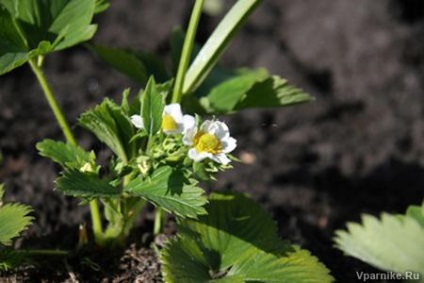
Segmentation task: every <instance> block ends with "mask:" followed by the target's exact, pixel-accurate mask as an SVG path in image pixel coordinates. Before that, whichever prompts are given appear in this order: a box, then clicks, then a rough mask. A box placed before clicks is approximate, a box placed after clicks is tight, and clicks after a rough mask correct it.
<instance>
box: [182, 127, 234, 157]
mask: <svg viewBox="0 0 424 283" xmlns="http://www.w3.org/2000/svg"><path fill="white" fill-rule="evenodd" d="M183 142H184V144H185V145H188V146H191V147H192V148H190V150H189V151H188V157H189V158H190V159H193V160H194V161H196V162H200V161H202V160H204V159H206V158H209V159H212V160H213V161H215V162H218V163H221V164H224V165H226V164H228V163H230V161H231V160H230V159H229V158H228V157H227V153H230V152H232V151H233V150H234V149H235V148H236V146H237V140H236V139H235V138H232V137H230V131H229V129H228V126H227V125H226V124H225V123H223V122H220V121H212V120H206V121H205V122H203V123H202V125H201V126H200V128H199V129H197V127H192V128H190V129H188V130H187V131H186V133H185V135H184V138H183Z"/></svg>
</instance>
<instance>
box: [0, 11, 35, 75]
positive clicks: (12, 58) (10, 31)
mask: <svg viewBox="0 0 424 283" xmlns="http://www.w3.org/2000/svg"><path fill="white" fill-rule="evenodd" d="M0 26H1V29H0V38H1V41H0V75H1V74H4V73H7V72H9V71H10V70H12V69H14V68H17V67H19V66H21V65H23V64H25V62H26V61H27V60H28V49H27V47H26V42H25V40H24V39H23V38H22V37H21V36H20V34H19V33H20V31H19V29H18V27H17V26H16V24H15V22H14V19H13V18H12V16H11V15H10V13H9V12H8V11H7V10H6V9H5V8H4V7H2V6H1V5H0Z"/></svg>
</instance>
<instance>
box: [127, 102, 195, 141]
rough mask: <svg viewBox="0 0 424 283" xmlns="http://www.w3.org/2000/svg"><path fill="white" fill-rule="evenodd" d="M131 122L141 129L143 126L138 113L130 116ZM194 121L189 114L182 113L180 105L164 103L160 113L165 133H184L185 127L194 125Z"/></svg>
mask: <svg viewBox="0 0 424 283" xmlns="http://www.w3.org/2000/svg"><path fill="white" fill-rule="evenodd" d="M131 122H132V124H133V125H134V126H135V127H136V128H138V129H141V128H143V127H144V123H143V118H142V117H141V116H140V115H133V116H131ZM195 124H196V121H195V119H194V117H193V116H191V115H183V112H182V111H181V105H180V104H178V103H172V104H169V105H166V106H165V108H164V110H163V114H162V125H161V128H162V131H163V132H164V133H165V134H167V135H171V134H184V133H185V132H186V130H187V129H190V128H192V127H194V125H195Z"/></svg>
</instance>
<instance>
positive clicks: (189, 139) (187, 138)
mask: <svg viewBox="0 0 424 283" xmlns="http://www.w3.org/2000/svg"><path fill="white" fill-rule="evenodd" d="M196 134H197V129H196V127H193V128H190V129H188V130H187V131H186V132H185V133H184V136H183V143H184V144H185V145H193V139H194V136H195V135H196Z"/></svg>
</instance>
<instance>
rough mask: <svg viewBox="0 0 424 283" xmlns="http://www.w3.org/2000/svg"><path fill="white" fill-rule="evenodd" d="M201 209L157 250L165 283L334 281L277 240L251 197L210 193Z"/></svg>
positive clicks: (298, 251) (306, 256) (302, 252)
mask: <svg viewBox="0 0 424 283" xmlns="http://www.w3.org/2000/svg"><path fill="white" fill-rule="evenodd" d="M206 209H207V212H208V215H205V216H201V217H199V219H198V220H192V219H184V220H181V221H179V230H180V232H179V234H178V236H177V237H176V238H175V239H174V240H171V241H170V242H168V243H167V244H166V246H165V248H164V249H163V250H162V255H161V260H162V264H163V265H162V266H163V268H162V270H163V277H164V279H165V282H187V283H191V282H193V283H194V282H287V283H289V282H297V283H302V282H317V283H325V282H332V281H333V279H332V277H331V276H330V275H329V272H328V270H327V269H326V268H325V267H324V265H323V264H321V263H320V262H318V260H317V259H316V258H315V257H313V256H311V255H310V253H309V252H308V251H305V250H301V249H299V248H298V247H296V246H292V245H290V244H289V243H287V242H284V241H282V240H281V239H279V237H278V236H277V230H276V226H275V223H274V222H273V221H272V220H271V218H270V217H269V215H268V214H267V213H265V212H264V211H263V210H262V209H261V208H260V207H259V206H258V205H257V204H256V203H255V202H254V201H252V200H251V199H249V198H247V197H245V196H242V195H231V194H227V195H222V194H216V193H214V194H212V195H211V196H210V203H209V204H208V205H207V206H206ZM175 259H178V260H175Z"/></svg>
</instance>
